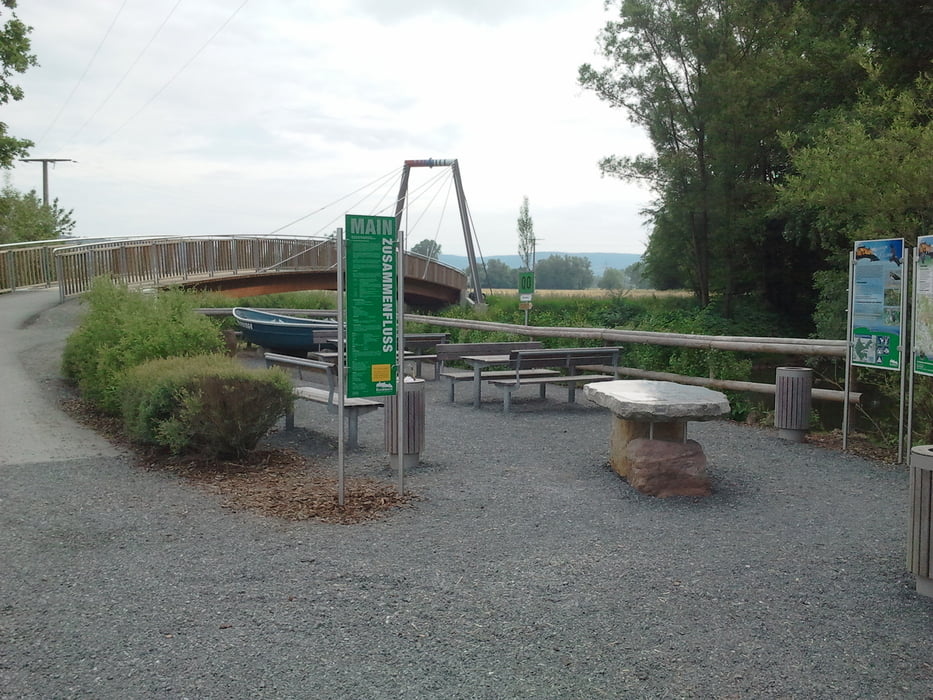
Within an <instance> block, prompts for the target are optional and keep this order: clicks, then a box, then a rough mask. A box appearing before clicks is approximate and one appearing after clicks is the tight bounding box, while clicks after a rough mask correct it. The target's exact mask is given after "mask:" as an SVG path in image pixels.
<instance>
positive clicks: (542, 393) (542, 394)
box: [538, 384, 547, 399]
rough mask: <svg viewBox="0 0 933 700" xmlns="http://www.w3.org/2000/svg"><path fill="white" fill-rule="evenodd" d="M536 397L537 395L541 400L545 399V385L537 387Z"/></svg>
mask: <svg viewBox="0 0 933 700" xmlns="http://www.w3.org/2000/svg"><path fill="white" fill-rule="evenodd" d="M538 395H539V396H540V397H541V398H542V399H546V398H547V384H541V385H539V387H538Z"/></svg>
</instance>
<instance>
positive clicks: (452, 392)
mask: <svg viewBox="0 0 933 700" xmlns="http://www.w3.org/2000/svg"><path fill="white" fill-rule="evenodd" d="M447 381H448V382H450V403H453V402H454V386H456V384H457V382H455V381H454V380H453V379H448V380H447Z"/></svg>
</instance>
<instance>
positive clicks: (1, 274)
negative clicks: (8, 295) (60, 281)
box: [0, 241, 62, 292]
mask: <svg viewBox="0 0 933 700" xmlns="http://www.w3.org/2000/svg"><path fill="white" fill-rule="evenodd" d="M61 245H62V241H29V242H27V243H9V244H6V245H2V246H0V292H15V291H16V290H17V289H21V288H25V287H35V286H39V285H42V286H46V287H51V286H52V284H54V283H55V281H56V279H57V278H56V276H55V262H54V250H55V248H56V247H58V246H61Z"/></svg>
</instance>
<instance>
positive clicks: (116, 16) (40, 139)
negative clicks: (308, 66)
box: [38, 0, 127, 143]
mask: <svg viewBox="0 0 933 700" xmlns="http://www.w3.org/2000/svg"><path fill="white" fill-rule="evenodd" d="M126 3H127V0H123V4H121V5H120V9H119V10H117V14H116V15H114V17H113V21H111V22H110V26H109V27H107V31H106V32H104V36H103V38H102V39H101V40H100V42H99V43H98V44H97V48H96V49H94V53H93V54H91V60H89V61H88V62H87V65H86V66H85V67H84V72H83V73H82V74H81V77H80V78H78V82H77V83H75V86H74V87H73V88H71V92H70V93H68V97H66V98H65V101H64V102H63V103H62V106H61V107H59V109H58V113H57V114H56V115H55V118H54V119H52V122H51V123H50V124H49V125H48V126H47V127H45V131H43V132H42V136H40V137H39V140H38V143H41V142H42V141H43V140H44V139H45V137H46V136H48V133H49V131H51V130H52V127H53V126H55V125H56V124H57V123H58V119H59V117H61V116H62V112H64V111H65V107H67V106H68V103H70V102H71V98H72V97H74V95H75V93H76V92H77V91H78V88H79V87H80V86H81V83H83V82H84V78H85V77H86V76H87V73H88V71H89V70H91V65H92V64H93V63H94V60H95V59H96V58H97V54H99V53H100V49H101V47H102V46H103V45H104V42H105V41H107V37H108V36H110V32H111V31H112V30H113V27H114V25H115V24H116V23H117V20H118V19H119V18H120V15H121V14H123V8H124V7H126Z"/></svg>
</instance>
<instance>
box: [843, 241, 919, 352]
mask: <svg viewBox="0 0 933 700" xmlns="http://www.w3.org/2000/svg"><path fill="white" fill-rule="evenodd" d="M903 256H904V239H902V238H894V239H886V240H877V241H858V242H856V244H855V267H854V269H853V272H852V281H853V285H854V286H853V297H852V319H851V323H852V328H851V330H852V364H853V365H858V366H861V367H874V368H876V369H890V370H897V369H900V367H901V337H902V336H903V319H902V318H901V309H902V306H903V299H904V290H905V280H906V277H907V275H906V273H905V271H904V269H903V265H902V260H903Z"/></svg>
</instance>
